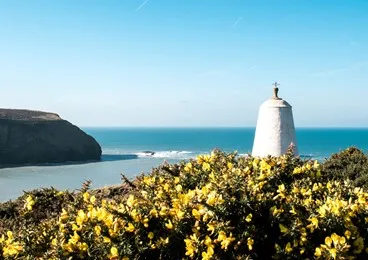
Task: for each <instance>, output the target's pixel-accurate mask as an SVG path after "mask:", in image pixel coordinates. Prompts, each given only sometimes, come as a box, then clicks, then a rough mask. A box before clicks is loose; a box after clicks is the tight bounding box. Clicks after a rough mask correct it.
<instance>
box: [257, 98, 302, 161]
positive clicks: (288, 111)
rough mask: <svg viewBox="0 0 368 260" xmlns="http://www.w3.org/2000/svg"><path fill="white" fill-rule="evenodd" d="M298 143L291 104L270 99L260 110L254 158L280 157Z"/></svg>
mask: <svg viewBox="0 0 368 260" xmlns="http://www.w3.org/2000/svg"><path fill="white" fill-rule="evenodd" d="M291 143H293V144H294V146H295V154H298V147H297V142H296V135H295V127H294V120H293V112H292V108H291V106H290V104H289V103H287V102H286V101H284V100H282V99H270V100H267V101H265V102H264V103H263V104H262V105H261V106H260V108H259V114H258V120H257V128H256V133H255V137H254V144H253V151H252V155H253V156H258V157H265V156H267V155H272V156H280V155H282V154H285V153H286V151H287V149H288V147H289V145H290V144H291Z"/></svg>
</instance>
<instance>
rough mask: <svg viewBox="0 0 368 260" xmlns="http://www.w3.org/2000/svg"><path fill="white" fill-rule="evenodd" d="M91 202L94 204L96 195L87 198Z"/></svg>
mask: <svg viewBox="0 0 368 260" xmlns="http://www.w3.org/2000/svg"><path fill="white" fill-rule="evenodd" d="M89 201H90V202H91V203H92V204H95V202H96V197H95V196H92V197H91V198H90V200H89Z"/></svg>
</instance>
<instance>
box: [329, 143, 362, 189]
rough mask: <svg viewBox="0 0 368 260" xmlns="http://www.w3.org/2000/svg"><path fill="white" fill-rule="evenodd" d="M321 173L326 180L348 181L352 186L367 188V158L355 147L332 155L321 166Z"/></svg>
mask: <svg viewBox="0 0 368 260" xmlns="http://www.w3.org/2000/svg"><path fill="white" fill-rule="evenodd" d="M322 172H323V175H324V176H325V177H326V178H327V179H328V180H342V179H350V180H352V182H353V185H355V186H359V187H363V188H365V189H367V188H368V157H367V155H365V154H364V153H363V152H362V151H361V150H359V149H357V148H355V147H350V148H348V149H346V150H344V151H342V152H339V153H336V154H333V155H332V156H331V157H330V158H329V159H327V160H326V161H325V162H324V163H323V164H322Z"/></svg>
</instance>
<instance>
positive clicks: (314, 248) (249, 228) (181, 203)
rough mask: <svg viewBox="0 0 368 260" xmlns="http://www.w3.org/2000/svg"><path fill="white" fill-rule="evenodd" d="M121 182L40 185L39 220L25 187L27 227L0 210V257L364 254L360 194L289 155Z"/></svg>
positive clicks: (367, 205)
mask: <svg viewBox="0 0 368 260" xmlns="http://www.w3.org/2000/svg"><path fill="white" fill-rule="evenodd" d="M126 185H128V186H129V189H128V190H129V192H126V193H124V194H121V195H120V196H119V194H116V193H114V194H113V195H112V196H101V194H99V193H96V192H95V191H89V190H88V187H87V188H86V189H83V190H82V191H81V192H79V193H77V194H72V193H64V194H61V195H60V194H59V195H57V194H58V192H57V191H55V190H52V191H48V194H49V200H50V201H53V202H55V201H57V203H56V202H55V203H56V205H57V206H55V210H54V211H52V210H50V212H51V213H49V214H48V215H47V214H46V215H47V216H46V215H44V216H43V218H40V217H38V218H37V217H36V216H37V213H36V212H37V210H42V209H41V208H40V207H41V205H42V204H40V201H41V200H44V201H43V202H42V203H46V202H45V199H44V197H42V196H41V197H38V196H36V195H35V194H31V193H29V194H25V195H24V196H23V198H22V201H23V202H22V203H23V206H22V207H20V206H19V208H18V209H14V212H18V213H17V214H19V217H20V216H21V217H22V218H23V221H24V222H23V223H24V224H25V225H27V223H28V224H29V225H28V226H26V228H19V227H17V225H15V224H14V223H13V224H9V223H10V222H9V221H8V220H9V219H11V218H12V217H11V216H7V217H3V218H4V219H8V220H7V222H6V223H8V224H7V225H3V226H1V225H0V252H2V254H1V256H0V259H1V258H4V259H14V258H22V257H23V258H30V259H33V258H37V257H44V258H47V259H69V258H70V259H272V258H274V259H368V254H367V251H368V232H367V227H368V225H367V223H368V193H367V192H366V191H365V190H363V189H362V188H359V187H355V186H353V185H352V183H351V182H350V181H349V180H329V179H326V178H324V177H323V172H321V166H320V164H319V163H318V162H317V161H311V160H307V161H303V160H301V159H300V158H297V157H294V156H293V155H292V154H291V153H288V154H286V155H284V156H281V157H278V158H275V157H267V158H263V159H261V158H253V157H239V156H237V155H236V154H235V153H230V154H226V153H223V152H220V151H214V152H212V153H211V154H209V155H201V156H198V157H197V158H196V159H193V160H189V161H183V162H181V163H179V164H175V165H167V164H166V165H163V166H161V167H158V168H156V169H154V170H153V171H152V173H150V174H148V175H143V176H140V177H137V178H136V180H134V181H133V182H130V181H128V180H127V184H126ZM110 195H111V194H110ZM55 203H54V204H55ZM54 204H50V205H54ZM52 207H54V206H48V207H46V208H52ZM0 217H1V211H0Z"/></svg>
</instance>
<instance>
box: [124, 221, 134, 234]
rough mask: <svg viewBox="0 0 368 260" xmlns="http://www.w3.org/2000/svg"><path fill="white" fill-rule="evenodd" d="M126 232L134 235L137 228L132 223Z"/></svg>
mask: <svg viewBox="0 0 368 260" xmlns="http://www.w3.org/2000/svg"><path fill="white" fill-rule="evenodd" d="M125 230H126V231H127V232H130V233H132V232H134V230H135V227H134V225H133V224H132V223H130V222H129V223H128V227H126V228H125Z"/></svg>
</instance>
